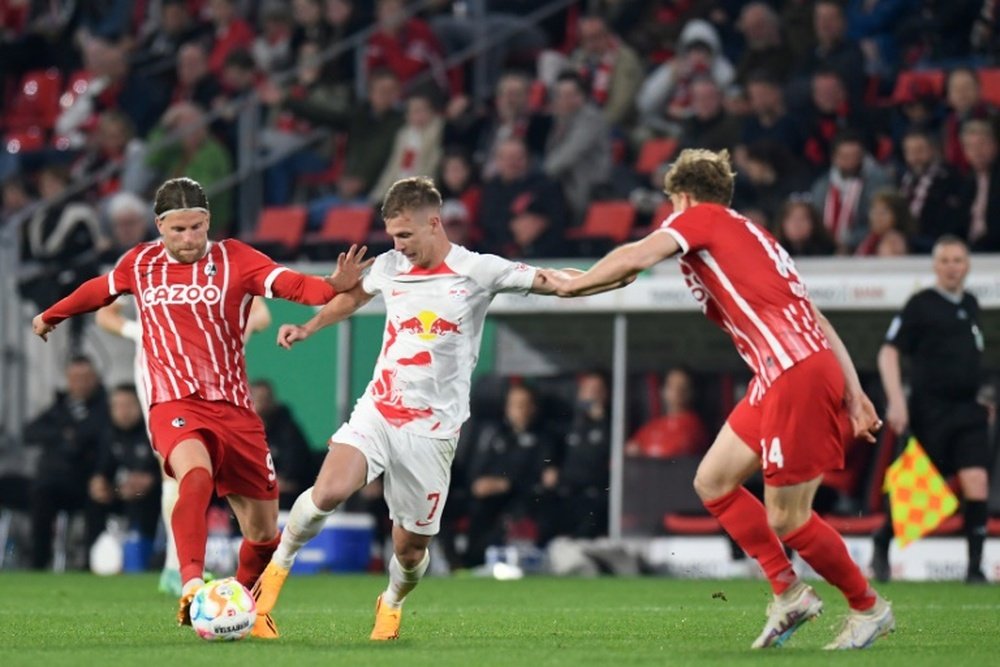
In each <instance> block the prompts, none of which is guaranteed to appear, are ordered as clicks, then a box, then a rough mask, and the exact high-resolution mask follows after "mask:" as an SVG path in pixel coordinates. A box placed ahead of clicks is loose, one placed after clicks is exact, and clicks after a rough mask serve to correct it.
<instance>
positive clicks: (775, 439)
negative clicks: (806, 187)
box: [549, 150, 895, 649]
mask: <svg viewBox="0 0 1000 667" xmlns="http://www.w3.org/2000/svg"><path fill="white" fill-rule="evenodd" d="M734 176H735V174H733V173H732V170H731V167H730V164H729V154H728V152H726V151H722V152H720V153H715V152H712V151H708V150H685V151H683V152H682V153H681V155H680V156H679V158H678V159H677V161H676V162H675V163H674V164H673V166H672V167H671V168H670V170H669V171H668V172H667V175H666V177H665V179H664V185H665V190H666V192H667V194H668V195H670V200H671V202H673V205H674V213H673V214H672V215H671V216H670V217H669V218H667V220H665V221H664V222H663V224H662V225H661V226H660V227H659V228H658V229H656V230H654V231H653V232H652V233H650V234H649V235H648V236H647V237H646V238H644V239H642V240H640V241H636V242H635V243H630V244H627V245H624V246H622V247H620V248H617V249H615V250H614V251H612V252H611V253H610V254H609V255H608V256H607V257H605V258H604V259H602V260H601V261H599V262H598V263H597V264H595V265H594V266H593V267H591V268H590V270H589V271H587V272H585V273H584V274H583V275H580V276H575V277H569V276H566V275H565V274H559V273H558V272H553V273H552V274H551V275H550V276H549V277H550V278H551V279H552V280H553V282H555V283H557V285H556V293H557V294H559V295H561V296H577V295H580V294H583V293H586V292H587V291H589V290H594V289H598V288H601V287H602V286H606V285H612V284H615V283H620V282H621V281H622V280H625V279H627V278H629V277H632V276H634V275H635V274H637V273H639V272H640V271H642V270H644V269H646V268H649V267H651V266H653V265H654V264H656V263H658V262H660V261H662V260H664V259H667V258H668V257H672V256H674V255H679V262H680V265H681V273H682V274H683V276H684V279H685V282H686V283H687V285H688V287H689V289H690V290H691V293H692V295H693V296H694V297H695V299H697V300H698V302H699V303H700V304H701V306H702V308H703V309H704V311H705V314H706V315H707V316H708V317H709V319H711V320H712V321H713V322H715V323H716V324H717V325H719V326H720V327H721V328H722V329H723V330H725V331H726V332H727V333H728V334H729V335H730V336H731V337H732V339H733V342H734V343H735V345H736V349H737V351H738V352H739V353H740V356H742V357H743V359H744V361H746V363H747V365H748V366H750V368H752V369H753V371H754V373H755V376H754V378H753V380H752V381H751V383H750V387H749V389H748V391H747V395H746V397H744V398H743V400H742V401H740V403H739V404H738V405H737V406H736V408H735V409H734V410H733V412H732V414H730V415H729V418H728V420H727V421H726V424H725V425H724V426H723V427H722V430H721V431H720V432H719V435H718V436H717V437H716V439H715V442H714V443H713V444H712V447H711V448H710V449H709V451H708V453H706V454H705V458H704V459H703V460H702V462H701V465H700V466H699V468H698V472H697V473H696V475H695V480H694V486H695V490H696V491H697V493H698V495H699V496H700V497H701V499H702V501H703V502H704V503H705V507H706V508H707V509H708V510H709V512H711V513H712V515H713V516H715V517H716V518H717V519H718V520H719V523H720V524H722V527H723V528H725V530H726V532H728V533H729V534H730V535H731V536H732V537H733V539H734V540H736V542H737V543H738V544H739V545H740V546H741V547H742V548H743V550H744V551H746V552H747V553H748V554H750V555H751V556H752V557H753V558H755V559H756V560H757V562H758V563H759V564H760V566H761V569H762V570H763V571H764V573H765V574H766V575H767V578H768V580H769V582H770V584H771V587H772V591H773V593H774V601H773V602H772V603H771V604H770V605H769V606H768V619H767V623H766V624H765V626H764V630H763V631H762V632H761V634H760V636H759V637H758V638H757V640H756V641H755V642H754V643H753V648H765V647H771V646H781V645H782V644H784V643H785V642H786V641H787V640H788V639H789V637H791V635H792V633H794V632H795V630H796V629H797V628H798V627H799V626H800V625H802V623H804V622H805V621H807V620H809V619H811V618H814V617H816V616H817V615H818V614H819V613H820V612H821V611H822V608H823V602H822V600H820V598H819V596H818V595H817V594H816V592H815V591H814V590H813V589H812V587H811V586H809V585H807V584H805V583H804V582H802V581H800V580H799V578H798V576H797V575H796V574H795V571H794V569H793V568H792V564H791V562H790V561H789V560H788V557H787V556H786V555H785V551H784V548H783V547H782V542H783V543H784V544H785V545H787V546H789V547H791V548H792V549H795V550H796V551H797V552H798V553H799V556H801V557H802V559H803V560H805V562H807V563H808V564H809V565H811V566H812V568H813V569H814V570H816V572H817V573H819V574H820V575H821V576H822V577H823V578H824V579H826V580H827V581H828V582H830V583H831V584H833V585H834V586H836V587H837V588H838V589H840V591H841V592H842V593H843V594H844V596H845V597H846V598H847V602H848V604H849V606H850V608H851V611H850V613H849V614H848V616H847V619H846V622H845V624H844V627H843V629H842V630H841V632H840V633H839V634H838V635H837V637H836V638H834V640H833V641H832V642H831V643H829V644H828V645H827V646H826V648H828V649H851V648H865V647H867V646H869V645H871V644H872V642H874V641H875V640H876V639H878V638H879V637H882V636H884V635H887V634H888V633H889V632H892V631H893V630H894V629H895V619H894V618H893V614H892V607H891V606H890V605H889V603H888V602H886V601H885V600H884V599H883V598H882V597H881V596H879V595H878V594H877V593H876V592H875V591H874V590H872V588H871V587H870V586H869V584H868V581H867V580H866V579H865V577H864V575H863V574H862V573H861V570H860V569H859V568H858V566H857V565H856V564H855V563H854V561H853V560H851V557H850V554H849V553H848V551H847V548H846V546H845V544H844V541H843V539H841V537H840V535H838V534H837V532H836V531H835V530H834V529H833V528H832V527H830V525H829V524H827V523H826V522H825V521H823V519H821V518H820V517H819V516H818V515H817V514H815V513H813V512H812V501H813V498H814V496H815V495H816V489H817V488H818V487H819V484H820V482H821V481H822V479H823V473H824V472H825V471H827V470H834V469H838V468H842V467H843V466H844V440H845V438H846V437H847V436H848V434H849V432H850V431H853V435H854V437H863V438H865V439H867V440H868V441H869V442H874V441H875V438H874V435H873V433H874V432H875V431H877V430H878V429H879V428H881V426H882V421H881V420H880V419H879V418H878V416H877V415H876V414H875V409H874V408H873V407H872V404H871V401H870V400H868V397H867V396H865V394H864V392H863V391H862V389H861V383H860V381H859V380H858V374H857V372H856V371H855V369H854V364H853V363H852V362H851V357H850V355H849V354H848V352H847V349H846V348H845V347H844V344H843V343H842V342H841V340H840V338H839V337H838V336H837V333H836V331H834V329H833V327H832V326H831V325H830V323H829V321H827V319H826V318H825V317H823V315H822V314H821V313H820V312H819V310H817V308H816V307H815V306H814V305H813V303H812V301H810V299H809V295H808V292H807V290H806V287H805V284H804V283H803V282H802V279H801V278H800V277H799V274H798V273H797V271H796V269H795V263H794V262H793V261H792V259H791V258H790V257H789V256H788V253H787V252H786V251H785V249H784V248H782V247H781V246H780V245H779V244H778V242H777V241H775V240H774V237H772V236H771V235H770V234H769V233H768V232H767V231H766V230H764V229H761V228H760V227H758V226H757V225H755V224H754V223H752V222H750V221H749V220H747V219H746V218H745V217H743V216H741V215H739V214H738V213H736V212H735V211H733V210H732V209H730V208H728V206H729V202H730V200H731V198H732V193H733V179H734ZM758 470H763V473H764V484H765V488H764V504H763V505H762V504H761V503H760V501H758V500H757V499H756V498H755V497H754V496H753V495H751V494H750V493H749V492H748V491H747V490H746V488H744V487H743V482H744V481H745V480H746V479H747V478H748V477H750V476H751V475H753V474H754V473H755V472H757V471H758Z"/></svg>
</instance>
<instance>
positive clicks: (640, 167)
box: [635, 139, 677, 174]
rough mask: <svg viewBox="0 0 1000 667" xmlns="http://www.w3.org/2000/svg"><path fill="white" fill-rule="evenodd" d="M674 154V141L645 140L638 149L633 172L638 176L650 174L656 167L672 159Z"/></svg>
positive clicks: (675, 142)
mask: <svg viewBox="0 0 1000 667" xmlns="http://www.w3.org/2000/svg"><path fill="white" fill-rule="evenodd" d="M675 152H677V140H676V139H647V140H646V143H644V144H643V145H642V148H641V149H639V157H638V158H637V159H636V161H635V170H636V171H637V172H638V173H640V174H652V173H653V172H654V171H656V169H657V167H659V166H660V165H661V164H663V163H664V162H666V161H667V160H669V159H670V158H672V157H673V156H674V153H675Z"/></svg>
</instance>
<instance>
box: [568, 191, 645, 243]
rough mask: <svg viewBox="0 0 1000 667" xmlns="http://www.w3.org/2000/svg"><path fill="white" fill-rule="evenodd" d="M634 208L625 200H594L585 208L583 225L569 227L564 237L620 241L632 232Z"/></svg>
mask: <svg viewBox="0 0 1000 667" xmlns="http://www.w3.org/2000/svg"><path fill="white" fill-rule="evenodd" d="M633 224H635V208H634V207H633V206H632V204H630V203H629V202H627V201H596V202H594V203H592V204H591V205H590V208H589V209H587V217H586V218H585V219H584V221H583V226H581V227H577V228H575V229H570V230H568V231H567V232H566V237H567V238H569V239H573V240H581V239H587V240H594V239H610V240H611V241H613V242H614V243H622V242H623V241H625V240H626V239H628V238H629V235H630V234H631V233H632V225H633Z"/></svg>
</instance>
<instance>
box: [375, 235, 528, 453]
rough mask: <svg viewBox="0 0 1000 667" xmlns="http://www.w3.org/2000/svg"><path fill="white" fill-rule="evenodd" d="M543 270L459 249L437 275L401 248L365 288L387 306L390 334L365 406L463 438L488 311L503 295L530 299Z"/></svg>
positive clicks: (438, 434) (402, 422)
mask: <svg viewBox="0 0 1000 667" xmlns="http://www.w3.org/2000/svg"><path fill="white" fill-rule="evenodd" d="M535 272H536V269H534V268H532V267H529V266H526V265H524V264H520V263H515V262H511V261H508V260H506V259H503V258H502V257H497V256H496V255H480V254H478V253H475V252H472V251H470V250H467V249H465V248H463V247H462V246H458V245H454V244H453V245H452V247H451V251H450V252H449V253H448V256H447V257H446V258H445V260H444V262H442V263H441V265H440V266H438V267H437V268H434V269H421V268H419V267H415V266H414V265H413V264H411V263H410V261H409V260H408V259H406V257H405V256H404V255H403V254H402V253H400V252H397V251H395V250H391V251H389V252H386V253H383V254H382V255H379V257H378V258H377V259H376V260H375V263H374V264H373V265H372V267H371V269H370V270H369V272H368V273H367V274H366V275H365V277H364V279H363V281H362V283H361V287H362V289H363V290H364V291H365V292H367V293H368V294H381V295H382V297H383V299H384V300H385V310H386V317H385V334H384V335H383V337H382V351H381V353H380V354H379V357H378V362H377V363H376V364H375V373H374V377H373V378H372V381H371V383H369V385H368V388H367V389H366V390H365V394H364V396H362V397H361V399H359V401H358V403H359V407H364V406H363V403H365V402H368V403H369V405H371V406H372V407H374V408H375V409H376V410H377V411H378V412H379V413H380V414H381V415H382V417H383V418H384V419H385V420H386V421H387V422H388V423H389V424H390V425H391V426H393V427H395V428H397V429H400V430H404V431H406V432H408V433H411V434H414V435H420V436H425V437H430V438H452V437H455V436H456V435H457V434H458V431H459V429H460V428H461V426H462V424H463V423H464V422H465V420H466V419H468V417H469V389H470V385H471V383H472V369H473V368H475V366H476V361H478V359H479V345H480V342H481V340H482V337H483V321H484V320H485V319H486V309H487V308H488V307H489V305H490V302H491V301H492V300H493V297H494V296H496V295H497V294H498V293H500V292H522V293H525V294H527V293H528V291H529V290H530V289H531V285H532V283H533V282H534V280H535Z"/></svg>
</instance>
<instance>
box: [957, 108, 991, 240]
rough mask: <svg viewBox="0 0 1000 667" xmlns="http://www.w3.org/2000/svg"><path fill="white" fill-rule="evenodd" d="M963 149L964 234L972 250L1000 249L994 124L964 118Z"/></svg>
mask: <svg viewBox="0 0 1000 667" xmlns="http://www.w3.org/2000/svg"><path fill="white" fill-rule="evenodd" d="M962 150H963V151H964V153H965V159H966V161H967V162H968V164H969V173H968V175H967V176H966V177H965V182H964V184H963V188H962V198H963V201H962V207H963V209H964V211H963V213H965V215H963V216H962V217H963V219H967V220H968V226H967V227H966V231H965V233H964V234H963V236H964V238H965V239H967V240H968V243H969V246H970V247H971V248H972V250H973V251H976V252H1000V162H998V161H997V137H996V131H995V130H994V129H993V126H992V125H991V124H990V123H988V122H987V121H985V120H970V121H966V123H965V124H964V125H963V126H962ZM966 212H967V213H966ZM966 216H968V217H967V218H966Z"/></svg>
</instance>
